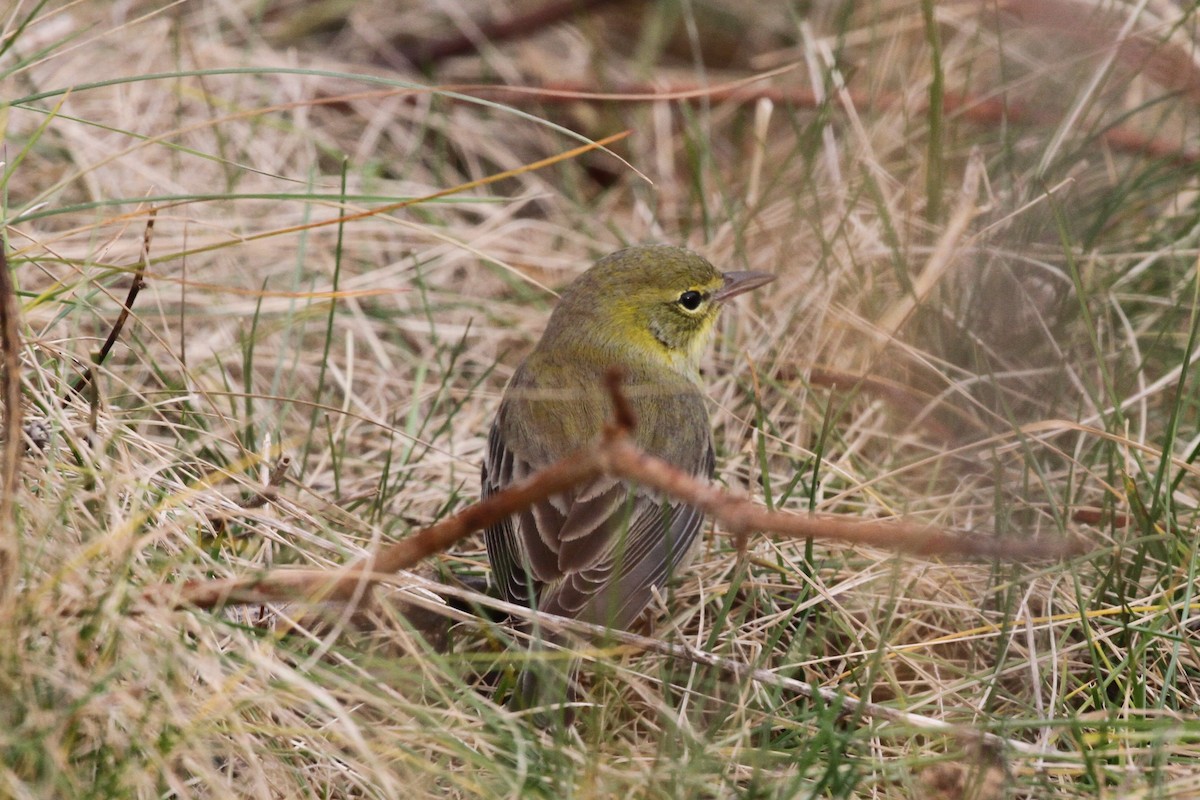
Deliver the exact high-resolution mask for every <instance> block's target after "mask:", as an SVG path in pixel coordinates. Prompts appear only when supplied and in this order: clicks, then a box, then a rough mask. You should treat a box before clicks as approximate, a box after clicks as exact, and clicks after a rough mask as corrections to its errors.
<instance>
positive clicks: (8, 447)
mask: <svg viewBox="0 0 1200 800" xmlns="http://www.w3.org/2000/svg"><path fill="white" fill-rule="evenodd" d="M19 315H20V306H19V304H18V303H17V289H16V284H15V282H14V280H13V276H12V273H11V272H10V271H9V269H8V256H7V255H6V254H5V252H4V242H3V238H2V237H0V346H2V347H3V351H4V352H3V358H4V373H3V377H2V378H0V393H2V394H3V396H4V431H3V436H4V450H3V455H2V459H3V460H2V461H0V600H3V599H4V598H7V597H8V596H9V594H10V592H12V590H13V587H14V585H15V580H16V575H17V553H18V552H19V551H18V549H17V536H18V533H19V532H18V530H17V520H16V513H15V511H16V502H17V481H18V478H19V477H20V473H19V470H20V467H21V352H20V351H21V329H20V325H18V322H17V321H18V319H19Z"/></svg>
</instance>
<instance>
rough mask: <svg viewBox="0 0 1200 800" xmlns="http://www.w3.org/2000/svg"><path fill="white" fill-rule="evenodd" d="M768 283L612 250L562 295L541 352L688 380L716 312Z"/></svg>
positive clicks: (651, 249)
mask: <svg viewBox="0 0 1200 800" xmlns="http://www.w3.org/2000/svg"><path fill="white" fill-rule="evenodd" d="M774 279H775V276H774V275H771V274H768V273H765V272H721V271H720V270H718V269H717V268H716V267H714V266H713V265H712V264H710V263H709V262H708V261H706V260H705V259H703V258H701V257H700V256H698V255H696V254H695V253H692V252H690V251H688V250H684V249H682V248H678V247H668V246H661V245H655V246H642V247H630V248H627V249H625V250H619V251H617V252H616V253H612V254H611V255H608V256H605V257H604V258H602V259H600V260H599V261H597V262H596V263H595V264H594V265H593V266H592V267H591V268H590V269H588V271H587V272H585V273H583V274H582V275H580V276H579V277H578V278H576V279H575V281H574V282H572V283H571V284H570V285H569V286H568V287H567V288H566V289H564V290H563V293H562V298H561V300H560V301H559V304H558V306H557V307H556V308H555V310H554V314H553V315H552V316H551V319H550V323H549V325H547V328H546V333H545V335H544V336H543V338H542V345H541V347H555V348H569V349H572V350H577V351H582V352H589V353H590V352H591V351H598V352H600V353H604V354H606V355H607V356H608V357H609V358H610V360H611V361H612V362H614V363H641V364H647V365H650V366H652V367H653V366H656V365H658V366H661V367H666V368H670V369H673V370H675V371H676V372H679V373H682V374H684V375H686V376H687V377H689V378H693V379H694V378H696V377H697V375H698V370H699V365H700V359H701V357H702V356H703V354H704V351H705V348H706V347H707V345H708V342H709V340H710V339H711V338H712V332H713V324H714V323H715V322H716V318H717V313H718V311H719V310H720V308H721V305H722V304H723V303H724V302H725V301H727V300H729V299H730V298H732V297H735V296H737V295H739V294H741V293H742V292H746V291H749V290H750V289H754V288H757V287H759V286H762V285H763V284H765V283H768V282H770V281H772V280H774Z"/></svg>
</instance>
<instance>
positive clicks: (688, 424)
mask: <svg viewBox="0 0 1200 800" xmlns="http://www.w3.org/2000/svg"><path fill="white" fill-rule="evenodd" d="M774 277H775V276H773V275H769V274H767V273H763V272H726V273H721V272H719V271H718V270H717V269H716V268H715V267H713V265H712V264H710V263H709V262H708V261H706V260H704V259H703V258H701V257H700V256H698V255H696V254H694V253H691V252H689V251H687V250H682V249H680V248H677V247H665V246H648V247H631V248H628V249H626V250H621V251H619V252H616V253H613V254H611V255H609V256H606V257H604V258H602V259H600V260H599V261H597V262H596V263H595V264H594V265H593V266H592V267H591V269H589V270H587V272H585V273H583V274H582V275H581V276H579V277H578V278H577V279H576V280H575V281H574V282H572V283H571V284H570V285H569V286H568V287H567V288H566V289H565V290H564V291H563V293H562V297H561V298H560V300H559V302H558V305H557V306H556V307H555V309H554V312H553V313H552V314H551V316H550V322H549V323H548V324H547V325H546V330H545V332H544V333H543V334H542V338H541V341H539V342H538V344H537V347H536V348H534V350H533V352H532V353H531V354H530V355H529V357H528V358H526V359H525V362H524V363H523V364H521V366H520V367H518V368H517V371H516V372H515V373H514V374H513V377H512V379H511V380H510V381H509V383H508V386H507V388H506V389H505V391H504V397H503V399H502V401H501V403H500V409H499V411H498V412H497V413H496V419H495V422H494V423H493V424H492V429H491V433H490V435H489V437H488V453H487V460H486V462H485V463H484V465H483V475H482V478H483V496H484V497H487V496H488V495H491V494H494V493H496V492H498V491H500V490H501V489H503V488H505V487H506V486H508V485H509V484H511V483H514V482H516V481H519V480H521V479H523V478H525V477H526V476H528V475H530V474H531V473H533V472H535V471H536V470H538V469H540V468H542V467H545V466H547V465H549V464H551V463H552V462H554V461H556V460H557V459H559V458H562V457H563V456H566V455H567V454H569V453H571V452H573V451H575V450H579V449H581V448H583V447H587V446H588V445H590V444H592V443H594V442H596V441H597V439H598V437H599V435H600V432H601V430H602V428H603V426H604V423H605V421H606V420H607V419H609V418H610V417H611V415H612V409H611V404H610V401H609V398H608V396H607V394H606V393H605V391H604V388H603V387H604V376H605V373H606V371H607V370H608V369H609V368H610V367H613V366H617V367H620V368H621V370H622V372H623V374H624V386H625V389H626V394H627V395H628V398H629V402H630V405H631V406H632V408H633V411H634V413H635V414H636V417H637V426H636V428H635V429H634V432H633V436H634V441H635V442H636V443H637V445H638V446H639V447H640V448H641V449H642V450H644V451H645V452H647V453H650V454H651V455H654V456H657V457H659V458H661V459H663V460H665V461H667V462H669V463H671V464H673V465H674V466H676V467H678V468H680V469H682V470H685V471H687V472H688V473H691V474H693V475H697V476H702V477H704V478H706V479H707V478H709V477H711V476H712V473H713V448H712V435H711V432H710V430H709V420H708V411H707V409H706V408H705V405H704V396H703V394H702V393H701V385H700V359H701V357H702V356H703V354H704V352H705V349H706V346H707V345H708V342H709V340H710V339H711V338H712V333H713V326H714V323H715V321H716V318H717V312H718V311H719V309H720V307H721V304H722V303H724V302H725V301H726V300H729V299H730V298H731V297H734V296H736V295H738V294H741V293H742V292H745V291H748V290H750V289H754V288H756V287H758V286H762V285H763V284H765V283H767V282H769V281H771V280H774ZM702 524H703V515H702V514H701V512H700V511H699V510H697V509H695V508H692V507H690V506H686V505H683V504H681V503H678V502H675V501H673V500H670V499H668V498H664V497H663V496H661V495H660V494H659V493H657V492H655V491H652V490H649V489H645V488H642V487H638V486H632V485H629V484H627V483H625V482H623V481H620V480H617V479H614V478H608V477H601V478H599V479H596V480H594V481H592V482H591V483H589V484H586V485H583V486H577V487H575V488H574V489H573V490H571V491H569V492H566V493H563V494H559V495H555V496H553V497H549V498H547V499H545V500H543V501H541V502H538V503H536V504H535V505H534V506H533V507H532V508H529V509H528V510H526V511H523V512H521V513H518V514H514V515H512V516H511V517H509V518H507V519H506V520H504V521H503V522H500V523H498V524H496V525H494V526H493V527H491V528H489V529H488V530H487V532H486V541H487V551H488V559H489V560H490V561H491V564H492V575H493V580H494V581H495V583H496V585H497V587H498V589H499V593H500V595H501V597H503V598H504V599H505V600H508V601H509V602H512V603H519V604H522V605H527V606H529V607H531V608H536V609H538V610H541V611H546V612H549V613H551V614H558V615H561V616H565V617H573V618H575V619H580V620H585V621H587V622H592V623H595V624H599V625H605V626H609V627H612V628H622V629H623V628H626V627H628V626H629V625H630V624H631V623H632V622H633V621H634V620H635V619H636V618H637V616H638V615H639V614H640V613H641V611H642V610H643V609H644V608H645V607H646V605H647V603H649V602H650V598H651V595H652V592H653V590H654V589H655V588H656V587H661V586H662V585H663V584H665V583H666V582H667V580H668V578H669V577H670V576H671V575H672V574H673V573H674V572H675V571H676V570H678V569H681V568H682V566H683V564H684V563H685V561H686V559H687V558H688V557H689V555H690V551H691V550H692V545H693V544H694V543H695V541H696V538H697V536H696V535H697V533H699V531H700V527H701V525H702ZM534 629H535V630H536V626H534ZM548 638H550V639H551V640H554V639H555V638H556V637H548ZM539 671H540V672H542V673H549V670H548V669H540V670H539V668H538V665H537V664H536V663H535V660H533V659H531V663H530V665H529V666H527V667H526V669H525V670H524V671H523V673H522V675H521V676H520V678H519V682H518V685H517V688H516V690H515V692H514V694H513V697H512V704H513V706H515V707H517V708H529V707H532V706H535V705H537V706H541V705H545V704H548V703H561V702H563V701H565V700H567V699H568V696H569V690H568V688H567V685H568V683H569V680H570V679H569V674H570V673H571V672H573V669H572V670H567V671H566V673H567V677H566V678H565V682H564V672H563V671H562V670H559V671H556V672H555V673H552V674H556V675H557V676H558V680H557V682H556V681H550V680H545V679H544V678H545V677H546V676H545V675H539V674H538V673H539Z"/></svg>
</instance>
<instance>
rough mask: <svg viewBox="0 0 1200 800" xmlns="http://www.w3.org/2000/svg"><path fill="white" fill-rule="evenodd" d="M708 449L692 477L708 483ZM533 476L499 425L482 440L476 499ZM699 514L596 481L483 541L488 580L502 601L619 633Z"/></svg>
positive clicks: (666, 570)
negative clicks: (484, 449) (480, 491)
mask: <svg viewBox="0 0 1200 800" xmlns="http://www.w3.org/2000/svg"><path fill="white" fill-rule="evenodd" d="M712 465H713V454H712V448H711V446H708V447H707V448H706V454H705V458H704V462H703V463H702V464H701V465H700V466H701V468H700V470H697V473H698V474H701V475H704V476H705V477H707V476H709V475H711V474H712ZM532 471H533V469H532V467H531V465H529V464H526V463H524V462H523V461H522V460H521V459H520V458H518V457H516V456H514V454H513V453H512V452H511V451H509V450H508V448H507V447H506V446H505V444H504V441H503V437H502V436H501V435H500V434H499V432H498V426H494V427H493V428H492V432H491V435H490V436H489V439H488V458H487V460H486V462H485V464H484V468H483V494H484V496H485V497H486V496H488V495H490V494H494V493H495V492H497V491H499V490H500V488H502V487H504V486H507V485H509V484H510V483H511V482H513V481H516V480H520V479H521V478H523V477H525V476H526V475H528V474H529V473H531V472H532ZM702 524H703V515H702V514H701V513H700V512H699V511H698V510H696V509H695V508H692V507H691V506H686V505H683V504H681V503H677V502H673V501H665V500H664V499H663V498H662V497H661V496H659V495H658V494H657V493H655V492H652V491H650V490H648V489H644V488H640V487H634V488H630V487H629V485H628V484H626V483H624V482H622V481H617V480H614V479H612V478H607V477H601V478H598V479H596V480H594V481H591V482H589V483H587V484H584V485H583V486H580V487H576V489H575V490H574V491H572V492H570V493H569V494H565V495H556V496H554V497H551V498H548V499H546V500H542V501H539V502H538V503H535V504H534V506H533V507H531V508H530V509H528V510H527V511H525V512H522V513H520V514H514V515H512V516H510V517H508V518H507V519H505V520H504V521H502V522H500V523H498V524H496V525H495V526H493V527H491V528H490V529H489V530H488V531H487V533H486V540H487V546H488V556H489V559H490V560H491V562H492V570H493V575H494V579H495V580H496V583H497V585H498V586H499V588H500V591H501V593H502V594H503V596H504V597H505V598H506V599H508V600H509V601H510V602H516V603H522V604H526V605H529V604H530V599H531V598H533V599H535V600H536V602H537V607H538V608H539V609H541V610H543V611H548V612H550V613H553V614H561V615H563V616H568V617H575V618H579V619H584V620H588V621H591V622H596V623H599V624H608V625H611V626H613V627H625V626H626V625H628V624H629V623H630V622H632V621H633V619H634V618H635V617H636V616H637V615H638V613H640V612H641V610H642V609H643V608H644V607H645V606H646V603H648V602H649V600H650V597H651V589H652V587H655V586H661V585H662V584H664V583H665V582H666V581H667V579H668V577H669V576H670V575H671V573H672V572H673V571H674V570H675V569H676V568H677V567H679V565H680V564H681V562H682V561H683V559H684V558H685V556H686V555H687V554H688V552H689V551H690V549H691V545H692V543H693V542H694V541H695V539H696V535H697V534H698V533H699V530H700V527H701V525H702Z"/></svg>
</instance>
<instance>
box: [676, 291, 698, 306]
mask: <svg viewBox="0 0 1200 800" xmlns="http://www.w3.org/2000/svg"><path fill="white" fill-rule="evenodd" d="M703 300H704V295H702V294H700V293H699V292H695V291H691V290H689V291H686V292H684V293H683V294H681V295H679V305H681V306H683V307H684V308H686V309H687V310H688V311H695V310H696V309H697V308H699V307H700V303H701V302H703Z"/></svg>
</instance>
